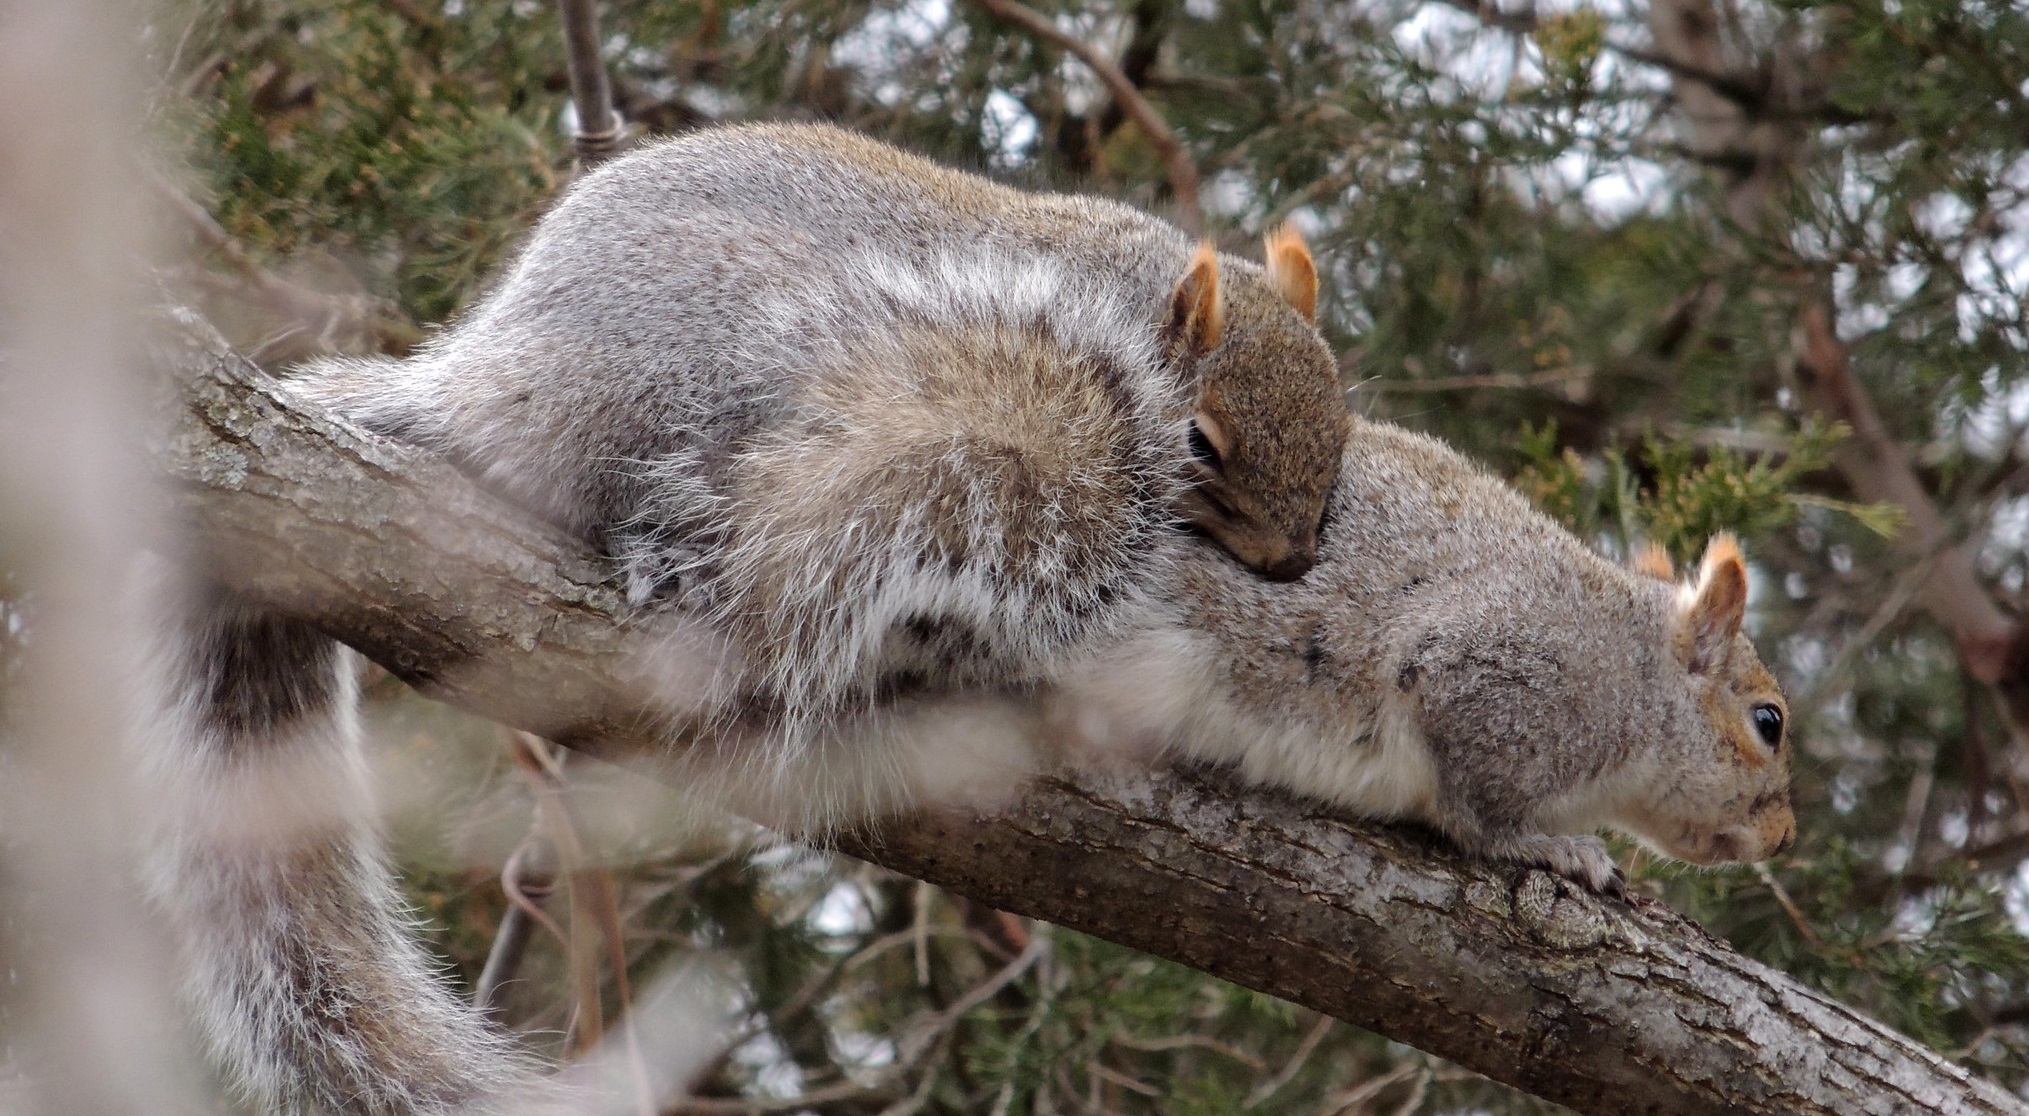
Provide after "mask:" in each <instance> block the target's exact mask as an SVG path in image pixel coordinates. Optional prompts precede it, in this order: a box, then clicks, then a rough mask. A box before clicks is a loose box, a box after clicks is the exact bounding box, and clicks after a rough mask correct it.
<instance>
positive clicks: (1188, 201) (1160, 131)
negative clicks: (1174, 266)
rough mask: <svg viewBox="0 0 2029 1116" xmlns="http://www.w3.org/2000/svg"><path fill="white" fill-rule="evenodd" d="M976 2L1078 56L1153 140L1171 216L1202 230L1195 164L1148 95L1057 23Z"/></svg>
mask: <svg viewBox="0 0 2029 1116" xmlns="http://www.w3.org/2000/svg"><path fill="white" fill-rule="evenodd" d="M976 2H977V3H978V4H979V6H980V7H982V8H984V9H986V11H987V13H988V14H990V15H992V16H993V17H994V18H995V19H998V20H1001V21H1002V22H1005V23H1012V24H1014V25H1015V26H1016V27H1019V28H1021V29H1022V30H1024V31H1027V32H1028V33H1029V34H1031V35H1034V36H1035V37H1036V38H1038V39H1042V40H1043V41H1045V42H1050V43H1055V44H1056V45H1057V46H1058V47H1060V48H1062V49H1064V50H1067V51H1069V52H1071V54H1072V55H1074V56H1076V57H1077V59H1078V61H1080V62H1083V63H1085V65H1086V67H1087V68H1088V69H1090V70H1091V71H1092V73H1093V76H1095V77H1097V78H1098V79H1099V81H1100V84H1102V85H1104V86H1106V90H1107V92H1109V93H1111V94H1112V95H1113V101H1114V103H1115V104H1116V105H1119V106H1120V108H1121V109H1122V111H1124V112H1126V113H1127V115H1128V117H1129V118H1130V119H1132V120H1133V121H1134V123H1135V126H1136V127H1138V128H1140V129H1141V133H1142V134H1143V135H1145V136H1147V137H1148V142H1150V143H1151V144H1154V145H1155V149H1156V151H1157V152H1158V153H1159V154H1160V155H1161V156H1162V161H1163V167H1164V169H1165V172H1166V173H1167V174H1168V176H1169V185H1170V191H1171V192H1172V193H1174V194H1175V195H1176V199H1177V221H1178V223H1179V224H1181V225H1183V227H1184V231H1186V232H1188V233H1190V234H1191V235H1192V236H1197V235H1199V234H1201V233H1203V232H1204V231H1205V212H1204V209H1203V208H1202V207H1200V205H1199V204H1198V165H1197V163H1195V162H1193V161H1192V159H1191V153H1190V152H1189V151H1187V150H1185V149H1184V145H1183V141H1182V140H1179V139H1178V138H1177V134H1176V132H1175V131H1174V130H1172V129H1171V128H1170V126H1169V122H1168V121H1166V120H1164V119H1163V118H1162V114H1161V113H1159V112H1157V111H1155V106H1154V105H1152V104H1150V103H1149V101H1148V98H1147V97H1146V96H1145V95H1143V94H1142V92H1141V90H1140V89H1138V88H1136V86H1135V84H1134V82H1132V81H1130V80H1128V77H1127V74H1126V73H1125V72H1124V71H1122V70H1121V68H1120V67H1119V65H1118V64H1116V63H1115V62H1114V61H1113V59H1111V58H1108V57H1106V56H1105V55H1104V54H1101V53H1100V52H1099V51H1098V49H1096V48H1095V47H1093V45H1092V44H1091V43H1088V42H1086V41H1085V40H1083V39H1080V38H1078V37H1077V36H1076V35H1071V34H1067V33H1066V32H1065V31H1064V30H1063V28H1060V27H1058V26H1057V25H1056V24H1055V23H1053V22H1051V20H1050V17H1048V16H1046V15H1043V14H1042V13H1041V12H1038V11H1036V10H1035V9H1034V8H1030V7H1028V6H1026V5H1023V4H1020V3H1017V2H1016V0H976Z"/></svg>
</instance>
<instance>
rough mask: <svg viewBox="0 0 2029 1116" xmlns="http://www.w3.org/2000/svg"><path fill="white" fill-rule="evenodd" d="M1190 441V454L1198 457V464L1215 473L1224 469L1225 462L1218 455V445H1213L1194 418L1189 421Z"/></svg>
mask: <svg viewBox="0 0 2029 1116" xmlns="http://www.w3.org/2000/svg"><path fill="white" fill-rule="evenodd" d="M1190 442H1191V456H1192V457H1195V458H1197V459H1198V464H1200V465H1203V466H1204V467H1205V468H1207V469H1210V470H1212V471H1213V472H1215V473H1216V472H1222V471H1223V470H1224V469H1225V465H1226V463H1225V462H1224V461H1223V460H1221V459H1220V457H1219V447H1217V446H1215V445H1213V444H1212V440H1211V439H1210V438H1207V437H1206V436H1205V432H1204V430H1203V429H1202V428H1201V427H1199V426H1198V424H1197V421H1196V420H1195V419H1193V420H1192V421H1191V429H1190Z"/></svg>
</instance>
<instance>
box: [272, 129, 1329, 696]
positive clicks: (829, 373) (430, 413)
mask: <svg viewBox="0 0 2029 1116" xmlns="http://www.w3.org/2000/svg"><path fill="white" fill-rule="evenodd" d="M1267 259H1268V266H1267V267H1266V268H1265V269H1264V268H1262V267H1257V266H1255V265H1253V264H1251V263H1247V262H1245V261H1242V260H1239V259H1235V258H1232V257H1226V256H1220V255H1217V254H1216V253H1214V252H1212V251H1211V250H1210V249H1209V248H1208V247H1206V246H1203V245H1195V244H1193V242H1192V241H1191V240H1190V239H1189V238H1188V237H1186V236H1184V235H1183V234H1182V233H1180V232H1178V231H1177V230H1176V229H1175V228H1173V227H1172V226H1170V225H1168V224H1165V223H1164V222H1162V221H1159V220H1156V219H1155V218H1152V217H1149V216H1147V215H1145V214H1142V213H1139V212H1136V211H1135V210H1132V209H1129V208H1127V207H1125V206H1122V205H1119V204H1116V203H1113V202H1108V201H1103V200H1100V199H1096V198H1086V197H1073V196H1062V195H1049V194H1034V193H1026V192H1022V191H1018V190H1014V189H1010V188H1008V187H1005V186H1001V185H997V184H995V183H992V182H989V181H987V180H985V179H982V178H978V177H974V176H971V175H966V174H961V173H959V172H956V171H953V170H949V169H946V168H943V167H939V166H937V165H935V164H933V163H930V162H927V161H925V160H922V159H919V158H917V157H915V156H912V155H908V154H906V153H903V152H901V151H897V150H895V149H894V148H891V147H888V146H885V145H882V144H879V143H876V142H874V141H872V140H869V139H867V138H865V137H862V136H859V135H856V134H854V133H851V132H846V131H842V130H840V129H836V128H829V127H819V126H782V125H774V126H749V127H735V128H723V129H716V130H710V131H705V132H700V133H695V134H692V135H689V136H686V137H683V138H679V139H676V140H672V141H667V142H663V143H659V144H655V145H652V146H649V147H646V148H644V149H641V150H638V151H636V152H634V153H631V154H629V155H627V156H625V157H623V158H621V159H618V160H615V161H614V162H611V163H609V164H607V165H605V166H603V167H601V168H600V169H599V170H597V171H596V172H594V173H592V174H590V175H588V176H587V177H586V178H585V179H583V180H582V181H580V182H579V183H577V184H576V185H574V186H573V187H572V188H571V190H570V191H569V192H568V193H567V194H566V195H565V197H564V198H563V199H562V200H561V201H560V202H559V203H558V204H557V206H556V207H555V208H554V209H552V210H551V211H550V212H549V213H548V214H547V215H546V216H544V218H543V219H542V221H541V222H540V223H539V224H538V225H537V227H536V229H535V231H534V233H533V235H532V236H531V237H530V239H529V242H528V244H527V245H526V247H525V248H524V249H523V250H522V252H521V253H520V255H519V257H518V258H517V259H516V260H515V261H514V262H513V264H512V265H511V266H510V267H509V268H508V269H507V272H506V274H505V275H504V276H503V278H502V279H501V280H500V282H499V283H498V285H497V286H496V287H495V288H494V289H493V290H492V291H491V292H490V293H488V294H487V295H486V296H485V297H484V298H483V299H481V300H480V302H479V304H478V305H477V307H476V308H475V309H473V310H472V311H471V312H470V313H469V314H468V315H466V316H465V317H464V318H463V319H462V320H461V321H459V322H458V323H456V324H455V325H453V326H452V327H450V328H449V329H447V330H446V331H445V332H444V333H443V334H442V335H440V336H439V337H438V338H436V339H434V340H433V341H431V342H430V343H429V344H428V345H426V346H425V347H424V348H423V350H422V351H421V352H420V353H418V354H417V355H415V356H413V357H411V358H409V359H407V360H402V361H395V360H389V359H385V358H379V359H361V358H353V359H341V360H331V361H326V362H322V363H319V364H313V365H311V366H310V367H307V368H305V369H303V370H302V371H301V372H300V373H299V375H298V376H297V378H296V382H297V385H298V387H299V389H300V390H302V391H304V392H305V393H307V394H309V395H310V396H311V397H312V398H314V399H317V400H319V401H321V402H324V403H326V404H328V405H330V406H332V407H333V408H334V409H336V410H338V411H340V412H341V413H344V414H346V415H348V416H349V417H351V418H353V419H354V420H355V421H357V422H359V423H361V424H362V425H364V426H366V427H368V428H369V429H372V430H375V431H378V432H380V433H384V434H389V435H392V436H394V437H396V438H400V439H402V440H405V441H410V442H415V443H418V444H421V445H424V446H427V447H430V448H432V449H436V450H438V451H440V452H442V453H445V454H447V455H448V456H450V457H451V458H452V459H453V460H455V461H457V462H459V463H460V464H461V465H463V466H464V467H465V468H467V469H468V470H470V471H471V472H473V473H474V474H475V475H477V476H479V477H481V478H482V479H484V480H486V481H487V482H488V483H489V484H491V485H493V486H494V487H495V488H497V489H498V490H499V491H501V492H502V493H503V494H505V495H506V496H508V497H509V498H510V499H512V500H514V501H515V502H517V503H519V504H521V505H522V506H524V507H526V508H529V509H531V510H533V511H536V512H538V513H540V514H542V515H544V516H546V517H547V518H549V519H551V520H552V521H554V522H556V523H557V524H559V525H560V526H562V527H564V528H565V529H567V530H570V531H572V532H574V533H577V534H580V535H582V536H584V537H585V538H586V539H587V540H588V541H590V542H592V543H594V544H595V545H598V546H600V547H601V548H602V549H604V550H606V551H607V552H609V553H611V554H612V555H613V556H614V557H616V558H617V559H618V560H619V561H620V563H621V565H622V567H623V568H624V570H625V574H626V577H627V579H628V583H629V586H630V591H631V593H632V595H633V596H634V597H635V598H636V599H637V600H640V601H643V602H645V601H647V600H649V599H651V598H656V599H666V600H669V601H672V602H674V603H676V604H679V605H681V606H682V607H684V608H686V609H687V610H689V611H691V612H692V613H695V614H698V615H705V616H709V617H711V618H712V619H714V620H715V621H716V622H717V623H719V624H720V625H721V626H722V627H724V628H725V629H726V630H728V631H730V632H732V633H734V634H736V635H737V636H739V637H740V638H741V639H742V640H743V641H744V643H745V646H746V648H747V650H748V653H749V654H750V656H752V657H754V658H756V659H757V660H761V662H760V663H759V664H757V665H758V666H760V667H761V668H762V669H760V670H759V671H757V673H756V678H757V681H756V682H755V684H754V685H755V689H756V690H757V691H759V692H757V693H754V694H750V695H749V700H750V701H763V700H765V701H772V702H775V703H777V704H779V706H780V707H781V708H782V709H784V710H787V711H790V712H791V715H794V716H802V715H804V714H811V715H817V716H822V715H824V714H826V713H827V712H829V711H830V710H833V709H837V708H843V707H845V706H849V705H851V704H853V703H862V704H863V703H864V702H866V701H867V700H868V699H869V698H870V696H871V695H874V694H877V693H879V692H881V691H882V690H884V689H886V688H891V687H893V686H895V685H897V684H915V682H916V681H917V680H920V679H923V678H924V677H925V676H930V677H931V678H932V680H933V681H934V683H935V684H939V685H950V684H962V683H964V682H967V681H987V680H991V681H994V682H999V683H1006V682H1010V681H1015V680H1019V679H1022V678H1029V679H1036V680H1040V679H1042V678H1044V677H1046V676H1047V675H1048V674H1049V673H1050V672H1051V670H1053V669H1054V667H1055V665H1056V664H1055V662H1054V659H1055V657H1056V656H1058V655H1059V653H1060V651H1061V650H1062V649H1063V648H1066V647H1070V646H1074V645H1077V644H1080V643H1082V642H1083V641H1085V640H1087V639H1089V638H1090V637H1091V636H1092V635H1093V634H1094V633H1096V632H1099V631H1102V630H1104V629H1105V628H1106V627H1107V626H1108V625H1109V624H1111V623H1112V622H1113V621H1114V620H1115V619H1116V618H1117V616H1118V615H1119V614H1120V602H1121V599H1122V598H1123V597H1124V596H1125V595H1126V592H1127V587H1128V586H1129V584H1130V583H1131V582H1132V581H1133V580H1134V579H1135V577H1136V576H1137V574H1136V569H1137V566H1138V565H1139V563H1140V562H1141V560H1142V558H1143V556H1144V555H1146V554H1147V553H1148V552H1149V551H1150V549H1151V548H1152V547H1153V546H1154V545H1155V543H1156V540H1157V539H1158V538H1160V537H1161V536H1162V535H1163V534H1164V533H1165V531H1166V530H1167V529H1168V526H1169V524H1170V521H1171V520H1173V519H1174V518H1175V517H1176V516H1177V515H1178V514H1182V515H1183V516H1184V517H1185V518H1186V519H1188V520H1189V521H1190V522H1192V523H1193V524H1195V525H1197V526H1198V527H1199V528H1201V529H1203V530H1204V531H1205V532H1206V533H1208V534H1209V535H1210V536H1211V537H1212V538H1214V539H1215V540H1217V541H1218V542H1219V543H1220V545H1222V546H1224V547H1225V548H1226V549H1228V550H1229V551H1231V552H1232V553H1233V554H1234V555H1235V556H1236V557H1238V558H1239V559H1241V560H1242V561H1244V562H1246V563H1247V564H1248V565H1250V566H1252V567H1254V568H1255V569H1257V570H1259V571H1261V572H1262V573H1264V574H1266V575H1267V576H1270V577H1275V578H1292V577H1298V576H1301V575H1302V574H1303V572H1304V571H1305V570H1307V569H1308V568H1309V567H1310V564H1311V562H1312V561H1313V560H1314V554H1315V550H1316V545H1317V543H1316V540H1317V528H1318V522H1319V518H1320V516H1321V514H1322V512H1323V508H1324V500H1325V493H1326V490H1327V488H1328V487H1329V486H1330V484H1331V477H1332V472H1333V471H1334V469H1336V467H1337V463H1338V458H1339V447H1340V445H1341V444H1342V443H1343V442H1344V439H1345V432H1346V428H1347V426H1346V424H1347V422H1348V421H1349V419H1348V412H1347V409H1346V404H1345V398H1344V394H1343V392H1342V390H1341V389H1340V387H1339V384H1338V372H1337V364H1336V362H1335V361H1334V360H1333V358H1332V356H1331V353H1330V350H1329V349H1328V348H1327V347H1326V345H1325V344H1324V342H1323V340H1322V339H1321V338H1320V336H1319V335H1318V332H1317V329H1316V327H1315V326H1314V325H1313V323H1312V318H1313V317H1314V315H1315V312H1316V302H1317V274H1316V270H1315V267H1314V265H1313V264H1312V262H1311V259H1310V256H1309V253H1308V252H1307V251H1306V250H1305V249H1304V247H1303V244H1302V241H1301V240H1300V239H1298V238H1297V237H1295V235H1294V234H1293V233H1289V232H1287V231H1285V232H1282V233H1279V234H1277V235H1275V236H1271V237H1270V238H1269V243H1268V253H1267ZM870 494H873V495H877V496H878V497H879V498H870ZM728 509H732V510H731V512H730V513H729V511H728ZM869 540H879V542H880V545H871V544H870V542H869Z"/></svg>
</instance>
